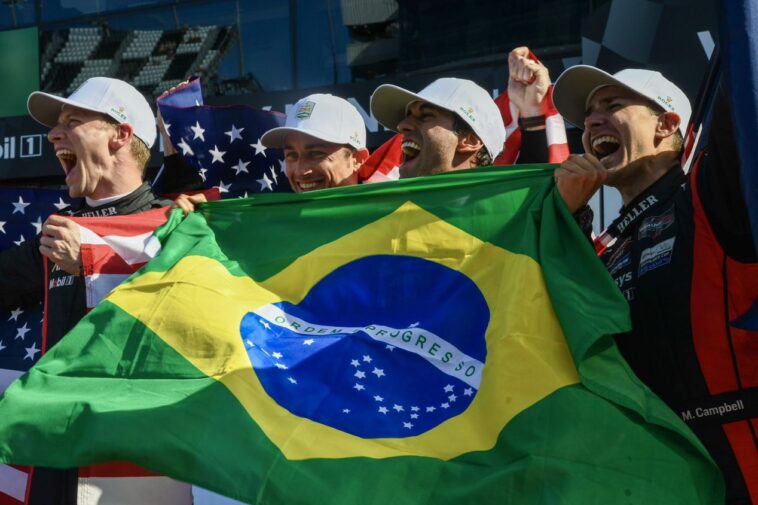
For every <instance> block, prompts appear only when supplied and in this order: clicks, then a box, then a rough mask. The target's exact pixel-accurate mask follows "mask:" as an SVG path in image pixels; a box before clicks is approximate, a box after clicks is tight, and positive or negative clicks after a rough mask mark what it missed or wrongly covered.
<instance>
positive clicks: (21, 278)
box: [0, 171, 199, 505]
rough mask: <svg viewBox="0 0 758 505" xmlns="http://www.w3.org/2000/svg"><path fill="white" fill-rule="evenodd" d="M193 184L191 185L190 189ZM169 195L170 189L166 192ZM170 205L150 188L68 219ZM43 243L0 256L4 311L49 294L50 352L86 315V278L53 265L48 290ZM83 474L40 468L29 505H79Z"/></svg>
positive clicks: (177, 182)
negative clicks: (46, 292)
mask: <svg viewBox="0 0 758 505" xmlns="http://www.w3.org/2000/svg"><path fill="white" fill-rule="evenodd" d="M168 174H169V175H170V180H168V181H167V183H166V186H172V188H171V189H172V190H173V191H175V192H178V191H192V190H194V189H199V188H198V184H197V179H196V178H194V177H185V176H184V174H174V173H172V171H168ZM187 181H190V183H189V185H187V184H185V183H186V182H187ZM167 189H168V188H167ZM170 204H171V200H167V199H164V198H159V197H157V196H155V194H154V193H153V191H152V189H151V188H150V186H149V185H148V184H147V183H143V184H142V185H141V186H140V187H139V188H137V189H135V190H134V191H132V192H131V193H129V194H128V195H126V196H124V197H122V198H119V199H118V200H116V201H114V202H111V203H108V204H105V205H102V206H99V207H90V206H89V205H87V203H86V201H85V200H84V199H82V200H81V201H80V202H79V204H78V205H77V206H76V207H75V208H74V209H73V210H70V211H68V212H63V213H62V214H63V215H70V216H78V217H106V216H116V215H127V214H136V213H139V212H144V211H147V210H150V209H155V208H158V207H165V206H167V205H170ZM39 245H40V243H39V237H37V238H36V239H35V240H29V241H26V242H24V243H23V244H21V245H20V246H17V247H13V248H11V249H7V250H5V251H0V307H3V308H5V309H9V310H12V309H15V308H17V307H21V308H23V307H31V306H34V305H36V304H38V303H40V302H42V301H44V299H45V291H46V289H47V290H48V299H47V311H46V314H45V319H46V328H47V336H46V345H45V346H44V347H45V349H43V351H46V350H47V349H50V347H51V346H53V345H55V344H56V343H57V342H58V341H60V339H61V338H62V337H63V336H64V335H65V334H66V333H68V331H69V330H71V329H72V328H73V327H74V326H75V325H76V324H77V323H78V322H79V320H80V319H82V318H83V317H84V315H85V314H86V313H87V306H86V291H85V285H84V277H83V276H81V275H72V274H69V273H68V272H66V271H64V270H61V269H60V268H59V267H58V266H57V265H56V264H55V263H53V262H52V261H48V271H47V275H48V279H47V286H46V281H45V271H44V267H43V265H44V263H43V256H42V254H41V253H40V251H39ZM77 485H78V470H77V469H76V468H73V469H68V470H59V469H48V468H42V467H35V469H34V474H33V478H32V486H31V492H30V500H29V505H76V502H77V498H76V496H77Z"/></svg>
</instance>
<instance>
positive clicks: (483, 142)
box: [371, 77, 505, 178]
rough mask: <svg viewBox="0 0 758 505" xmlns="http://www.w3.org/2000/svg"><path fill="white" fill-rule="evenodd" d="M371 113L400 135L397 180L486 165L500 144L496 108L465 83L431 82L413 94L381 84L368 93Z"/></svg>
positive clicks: (448, 79)
mask: <svg viewBox="0 0 758 505" xmlns="http://www.w3.org/2000/svg"><path fill="white" fill-rule="evenodd" d="M371 112H372V113H373V115H374V117H375V118H376V119H377V120H378V121H379V122H380V123H381V124H383V125H384V126H386V127H387V128H390V129H392V130H395V131H397V132H400V133H402V134H403V143H402V148H403V163H402V164H401V165H400V178H409V177H417V176H420V175H430V174H436V173H442V172H451V171H453V170H463V169H467V168H474V167H478V166H485V165H490V164H491V163H492V161H493V160H494V159H495V158H496V157H497V155H498V154H500V151H502V149H503V143H504V142H505V127H504V126H503V119H502V116H501V114H500V110H499V109H498V107H497V105H496V104H495V102H494V101H493V100H492V98H491V97H490V95H489V94H488V93H487V92H486V91H485V90H484V89H482V88H481V87H479V86H478V85H477V84H476V83H474V82H472V81H469V80H466V79H456V78H452V77H446V78H441V79H437V80H436V81H434V82H432V83H431V84H430V85H428V86H427V87H425V88H424V89H422V90H421V91H419V92H418V93H412V92H410V91H408V90H406V89H403V88H400V87H398V86H394V85H392V84H383V85H381V86H379V87H378V88H376V91H374V93H373V95H371Z"/></svg>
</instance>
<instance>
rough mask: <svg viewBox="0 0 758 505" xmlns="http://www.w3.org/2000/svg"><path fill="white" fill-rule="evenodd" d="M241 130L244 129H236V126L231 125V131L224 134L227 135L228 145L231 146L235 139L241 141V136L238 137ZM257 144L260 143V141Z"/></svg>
mask: <svg viewBox="0 0 758 505" xmlns="http://www.w3.org/2000/svg"><path fill="white" fill-rule="evenodd" d="M243 130H244V128H237V127H236V126H234V125H232V129H231V130H229V131H228V132H224V135H229V143H230V144H231V143H233V142H234V141H235V140H237V139H240V140H242V135H240V133H242V131H243ZM258 142H260V139H259V140H258Z"/></svg>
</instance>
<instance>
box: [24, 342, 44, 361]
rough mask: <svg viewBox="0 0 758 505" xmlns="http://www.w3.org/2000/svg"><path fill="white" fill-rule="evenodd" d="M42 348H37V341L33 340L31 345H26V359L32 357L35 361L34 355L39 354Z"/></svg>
mask: <svg viewBox="0 0 758 505" xmlns="http://www.w3.org/2000/svg"><path fill="white" fill-rule="evenodd" d="M39 351H40V350H39V349H37V342H32V346H31V347H26V356H24V359H30V360H32V361H34V355H35V354H37V353H38V352H39Z"/></svg>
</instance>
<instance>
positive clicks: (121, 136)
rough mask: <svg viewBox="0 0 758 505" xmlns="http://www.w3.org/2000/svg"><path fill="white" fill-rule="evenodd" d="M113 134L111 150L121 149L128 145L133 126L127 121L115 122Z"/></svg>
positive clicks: (132, 133) (132, 134)
mask: <svg viewBox="0 0 758 505" xmlns="http://www.w3.org/2000/svg"><path fill="white" fill-rule="evenodd" d="M113 131H114V133H115V134H114V135H113V136H112V137H111V140H110V144H111V148H112V149H113V150H118V149H121V148H122V147H124V146H127V145H129V143H130V142H131V140H132V137H133V136H134V128H132V125H130V124H129V123H121V124H117V125H116V126H115V127H114V128H113Z"/></svg>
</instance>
